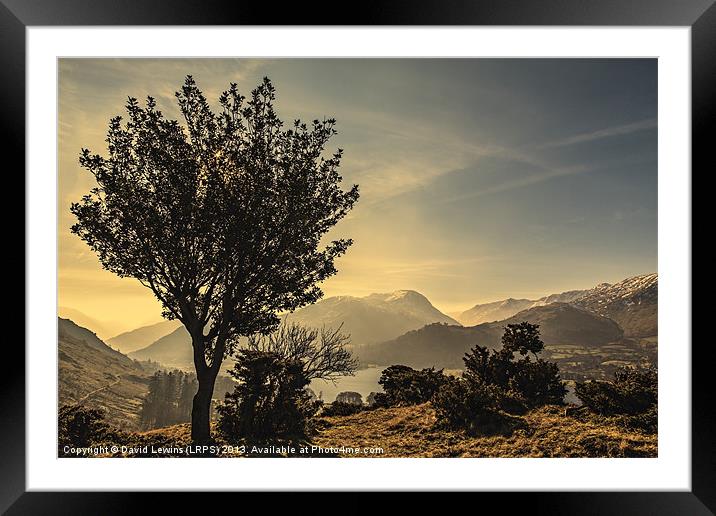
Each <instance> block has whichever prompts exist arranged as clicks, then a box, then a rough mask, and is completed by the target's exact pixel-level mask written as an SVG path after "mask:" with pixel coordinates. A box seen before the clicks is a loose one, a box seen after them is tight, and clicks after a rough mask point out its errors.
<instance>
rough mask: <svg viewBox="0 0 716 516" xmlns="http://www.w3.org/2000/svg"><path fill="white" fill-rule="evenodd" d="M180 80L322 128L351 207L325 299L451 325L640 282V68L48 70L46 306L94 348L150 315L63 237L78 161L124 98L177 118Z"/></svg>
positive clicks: (647, 65)
mask: <svg viewBox="0 0 716 516" xmlns="http://www.w3.org/2000/svg"><path fill="white" fill-rule="evenodd" d="M187 74H191V75H193V76H194V78H195V79H196V81H197V83H198V85H199V87H200V88H201V89H202V90H203V91H204V93H205V94H206V96H207V98H208V99H209V100H210V101H211V102H212V103H213V104H214V105H216V104H217V102H216V101H217V99H218V96H219V94H220V93H221V92H222V91H223V90H225V89H227V87H228V85H229V83H230V82H236V83H237V84H238V87H239V91H241V92H242V93H244V94H248V93H249V92H250V90H251V89H252V88H254V87H255V86H256V85H257V84H259V83H260V81H261V79H262V77H264V76H268V77H269V78H270V79H271V80H272V82H273V83H274V86H275V87H276V89H277V99H276V104H275V105H276V108H277V111H278V114H279V116H280V117H281V118H282V119H283V120H286V121H289V122H290V121H292V120H293V119H295V118H300V119H304V120H307V121H310V120H313V119H315V118H319V119H322V118H324V117H326V118H330V117H334V118H336V119H337V127H336V128H337V130H338V132H339V133H338V134H337V135H336V136H335V137H334V138H333V139H332V140H331V142H329V146H330V147H329V149H328V150H334V149H335V148H338V147H340V148H343V149H344V150H345V152H344V158H343V162H342V165H341V171H342V175H343V178H344V184H345V186H346V187H349V186H350V185H352V184H354V183H355V184H358V185H359V187H360V192H361V197H360V200H359V202H358V203H357V205H356V207H355V208H354V210H353V211H352V212H351V213H350V214H349V216H348V217H347V218H346V219H344V220H343V221H341V222H340V223H339V224H338V225H337V226H336V227H335V228H334V229H333V230H332V232H331V234H330V235H329V236H331V237H349V238H352V239H353V240H354V244H353V246H352V247H351V248H350V249H349V250H348V252H347V254H346V255H345V256H344V257H341V258H340V259H338V260H337V262H336V264H337V268H338V274H337V275H335V276H334V277H332V278H330V279H328V280H327V281H325V282H324V284H323V291H324V292H325V295H326V296H334V295H355V296H364V295H368V294H370V293H373V292H392V291H394V290H401V289H411V290H417V291H418V292H420V293H422V294H423V295H425V296H426V297H427V298H428V299H429V300H430V301H431V302H432V303H433V304H434V305H435V306H436V307H437V308H438V309H440V310H442V311H443V312H446V313H453V312H459V311H462V310H466V309H468V308H470V307H471V306H473V305H475V304H477V303H482V302H489V301H495V300H499V299H504V298H507V297H515V298H522V297H526V298H539V297H541V296H543V295H547V294H550V293H555V292H562V291H565V290H572V289H579V288H590V287H592V286H594V285H595V284H597V283H601V282H610V283H611V282H616V281H619V280H621V279H624V278H626V277H629V276H634V275H637V274H643V273H648V272H655V271H656V268H657V61H656V60H655V59H274V60H257V59H61V60H60V62H59V91H58V100H59V121H58V123H59V141H58V152H59V178H58V212H59V213H58V256H59V263H58V305H59V306H60V307H62V310H61V313H62V311H63V310H64V311H65V312H66V313H69V312H70V311H79V312H80V313H82V314H84V315H85V316H86V317H87V318H91V319H92V320H95V321H97V325H98V326H102V327H103V328H104V330H103V331H104V332H105V333H106V334H107V335H105V336H111V335H109V334H116V333H119V332H120V331H125V330H130V329H132V328H136V327H138V326H141V325H144V324H148V323H152V322H157V321H159V320H161V315H160V313H161V309H160V307H159V304H158V302H157V301H156V300H155V299H154V297H153V295H152V294H151V292H150V291H149V290H148V289H146V288H145V287H143V286H141V285H140V284H139V282H137V281H136V280H133V279H119V278H117V277H116V276H114V275H113V274H112V273H109V272H107V271H104V270H102V268H101V266H100V264H99V261H98V260H97V258H96V256H95V255H94V254H93V253H92V252H91V251H90V249H89V248H88V247H87V245H86V244H85V243H84V242H82V241H81V240H80V239H79V238H78V237H76V236H74V235H72V234H71V233H70V231H69V227H70V226H71V225H72V223H73V222H74V221H73V218H74V217H73V215H72V214H71V213H70V211H69V206H70V203H71V202H72V201H76V200H79V198H80V197H81V196H82V195H83V194H84V193H86V192H88V191H89V189H90V188H91V187H92V186H93V185H94V179H93V177H92V176H91V174H90V173H89V172H88V171H86V170H85V169H82V168H81V167H80V166H79V164H78V157H79V154H80V149H81V148H82V147H86V148H89V149H90V150H91V151H92V152H96V153H99V154H106V143H105V141H104V139H105V136H106V132H107V127H108V122H109V119H110V118H111V117H112V116H115V115H118V114H123V111H124V104H125V102H126V99H127V97H128V96H133V97H137V98H139V99H144V98H145V97H146V96H147V95H151V96H153V97H155V98H156V99H157V103H158V105H159V108H160V109H161V110H162V111H163V112H164V114H165V116H167V117H169V118H178V117H179V116H180V114H179V112H178V109H177V106H176V102H175V98H174V92H175V91H177V90H178V89H179V88H180V86H181V84H182V83H183V80H184V77H185V76H186V75H187ZM98 333H99V332H98Z"/></svg>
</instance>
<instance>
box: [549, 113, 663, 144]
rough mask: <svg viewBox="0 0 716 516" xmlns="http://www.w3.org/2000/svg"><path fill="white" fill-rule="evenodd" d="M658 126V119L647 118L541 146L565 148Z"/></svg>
mask: <svg viewBox="0 0 716 516" xmlns="http://www.w3.org/2000/svg"><path fill="white" fill-rule="evenodd" d="M656 126H657V119H656V118H647V119H646V120H640V121H638V122H633V123H631V124H624V125H617V126H613V127H607V128H606V129H599V130H597V131H591V132H588V133H580V134H576V135H574V136H570V137H568V138H562V139H560V140H555V141H552V142H547V143H543V144H542V145H539V146H538V148H540V149H548V148H552V147H564V146H567V145H575V144H577V143H585V142H591V141H594V140H601V139H604V138H611V137H613V136H622V135H625V134H631V133H636V132H638V131H645V130H647V129H653V128H655V127H656Z"/></svg>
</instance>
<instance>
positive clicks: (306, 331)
mask: <svg viewBox="0 0 716 516" xmlns="http://www.w3.org/2000/svg"><path fill="white" fill-rule="evenodd" d="M349 342H350V337H349V336H348V335H344V334H342V333H341V328H340V327H339V328H337V329H330V328H325V327H324V328H320V329H319V328H307V327H305V326H300V325H298V324H295V323H283V324H281V325H280V326H279V327H278V330H276V331H275V332H274V333H272V334H270V335H252V336H251V337H249V339H248V343H247V345H246V347H247V348H248V349H255V350H257V351H265V352H268V353H276V354H277V355H279V356H280V357H282V358H284V359H286V360H297V361H299V362H300V363H301V364H302V365H303V373H304V374H305V375H306V378H308V379H309V380H315V379H322V380H326V381H335V380H336V379H337V378H339V377H341V376H353V375H354V374H355V372H356V370H357V369H358V360H357V359H356V358H355V357H354V356H353V354H352V353H351V352H350V351H349V350H348V349H346V345H347V344H348V343H349Z"/></svg>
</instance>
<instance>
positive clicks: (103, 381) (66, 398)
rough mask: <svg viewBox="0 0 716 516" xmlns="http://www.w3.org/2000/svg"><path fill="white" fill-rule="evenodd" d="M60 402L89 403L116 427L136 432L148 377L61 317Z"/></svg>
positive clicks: (59, 322) (59, 350)
mask: <svg viewBox="0 0 716 516" xmlns="http://www.w3.org/2000/svg"><path fill="white" fill-rule="evenodd" d="M58 363H59V372H58V383H59V385H58V388H59V403H60V405H63V404H75V403H86V404H87V405H88V406H91V407H93V408H100V409H103V410H104V411H105V417H106V419H107V421H108V422H109V423H110V424H112V425H113V426H115V427H117V428H125V429H130V430H132V429H137V428H138V427H139V426H138V424H139V411H140V408H141V401H142V398H143V397H144V396H145V395H146V393H147V392H148V376H147V374H146V373H145V371H144V370H143V369H142V367H141V366H140V365H139V364H138V363H136V362H135V361H133V360H131V359H130V358H128V357H127V356H125V355H123V354H122V353H120V352H118V351H115V350H113V349H111V348H110V347H109V346H107V345H106V344H105V343H104V342H102V341H101V340H100V339H99V338H97V336H96V335H95V334H94V333H93V332H91V331H90V330H88V329H86V328H82V327H81V326H78V325H76V324H75V323H74V322H72V321H71V320H68V319H61V318H58Z"/></svg>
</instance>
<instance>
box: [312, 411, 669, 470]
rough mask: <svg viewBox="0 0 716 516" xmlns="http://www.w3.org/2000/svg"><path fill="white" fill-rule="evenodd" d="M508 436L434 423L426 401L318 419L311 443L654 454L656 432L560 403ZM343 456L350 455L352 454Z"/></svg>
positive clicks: (398, 450) (406, 450)
mask: <svg viewBox="0 0 716 516" xmlns="http://www.w3.org/2000/svg"><path fill="white" fill-rule="evenodd" d="M524 421H525V423H526V425H525V427H524V428H522V429H517V430H515V432H514V433H513V434H512V435H510V436H490V437H470V436H468V435H466V434H465V433H464V432H461V431H447V430H444V429H441V428H438V427H437V426H436V424H435V423H436V420H435V411H434V409H433V408H432V407H431V406H430V404H429V403H425V404H423V405H417V406H413V407H400V408H389V409H376V410H372V411H365V412H361V413H360V414H355V415H352V416H344V417H330V418H321V419H320V420H319V422H318V425H319V430H318V432H317V435H316V436H315V437H314V439H313V441H314V442H315V443H316V444H318V445H320V446H323V447H340V446H350V447H359V448H376V447H380V448H382V449H383V453H382V454H381V455H379V456H382V457H656V456H657V436H656V435H654V434H645V433H641V432H637V431H630V430H625V429H624V428H622V427H619V426H616V425H615V424H613V423H611V422H609V421H607V420H605V419H604V418H599V417H588V418H584V417H580V418H579V419H576V418H574V417H571V416H565V415H564V408H563V407H555V406H551V407H542V408H539V409H536V410H533V411H531V412H529V413H527V414H526V415H525V416H524ZM345 456H350V457H355V456H356V455H355V454H348V455H345Z"/></svg>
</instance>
